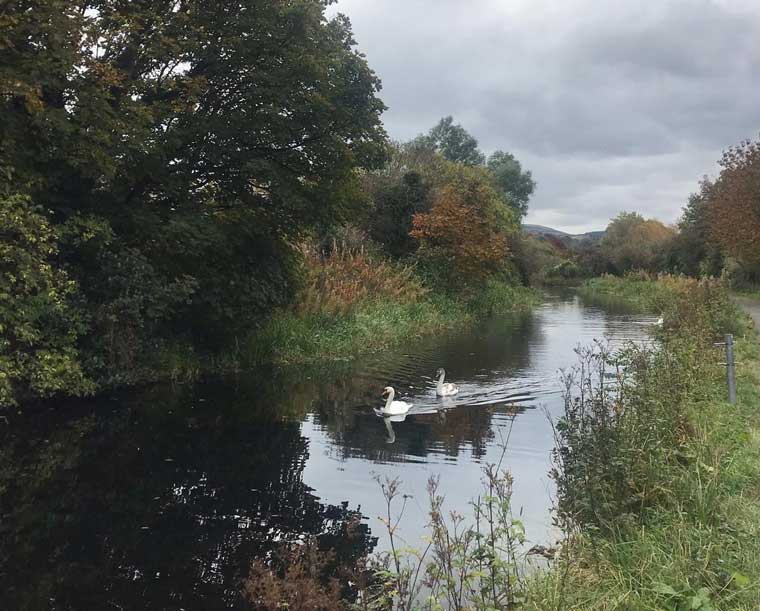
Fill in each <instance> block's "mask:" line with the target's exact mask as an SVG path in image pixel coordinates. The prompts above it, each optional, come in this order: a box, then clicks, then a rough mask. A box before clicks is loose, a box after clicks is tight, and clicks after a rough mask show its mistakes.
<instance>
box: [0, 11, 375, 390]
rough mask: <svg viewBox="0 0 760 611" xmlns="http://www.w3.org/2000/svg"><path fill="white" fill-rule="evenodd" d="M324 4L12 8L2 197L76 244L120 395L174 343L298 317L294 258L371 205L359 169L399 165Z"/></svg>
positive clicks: (0, 146)
mask: <svg viewBox="0 0 760 611" xmlns="http://www.w3.org/2000/svg"><path fill="white" fill-rule="evenodd" d="M326 4H328V3H326V2H323V1H321V0H292V1H288V2H283V1H276V2H255V1H253V0H219V1H218V2H206V1H205V0H181V1H176V0H141V1H140V2H124V1H121V0H45V1H42V0H9V1H8V2H5V3H3V5H2V8H0V24H1V25H2V35H1V36H0V113H2V117H3V120H2V121H1V122H0V194H4V195H6V196H8V195H11V194H15V193H23V194H25V195H28V196H30V197H31V201H34V202H35V204H37V205H39V206H41V207H42V209H44V210H45V211H46V212H45V215H44V218H45V219H46V222H48V223H50V227H51V231H53V232H54V233H55V232H56V231H57V228H63V227H67V228H68V229H67V230H66V233H67V235H66V236H65V237H66V239H65V240H64V241H63V242H61V250H60V252H61V258H62V261H61V271H63V270H65V272H66V274H67V277H69V278H71V279H74V280H76V281H77V282H78V284H79V286H80V290H81V292H82V303H83V304H84V306H83V307H85V309H86V312H87V314H88V316H89V319H90V320H91V323H92V328H91V330H90V332H89V334H88V335H87V336H86V337H81V336H80V337H79V339H81V342H80V341H79V340H78V341H77V343H78V344H81V345H83V346H87V347H88V350H90V349H91V350H93V351H94V353H93V354H89V355H88V357H91V358H88V362H93V363H98V365H97V367H96V368H97V370H98V371H103V372H109V373H108V377H109V378H114V379H118V378H119V377H120V376H119V372H118V370H119V369H124V368H136V367H138V366H139V363H138V362H137V361H138V360H139V358H140V357H144V355H145V354H149V353H150V352H151V349H155V345H156V342H157V341H160V340H162V339H163V338H166V339H170V340H171V339H173V338H182V339H193V340H194V341H202V342H204V343H209V342H216V343H219V342H223V341H225V340H226V339H227V338H229V337H230V336H231V335H233V334H235V333H236V332H238V331H240V330H243V329H247V328H250V326H251V325H252V324H255V323H256V321H257V320H258V319H260V318H261V317H262V316H264V315H266V314H267V313H268V312H269V311H271V309H272V308H273V307H276V306H278V305H282V304H285V303H287V302H288V301H289V299H290V297H291V295H292V294H293V292H294V290H295V288H296V286H297V284H298V273H297V257H296V255H295V254H294V253H293V251H292V249H291V247H290V244H293V243H294V242H295V241H296V240H297V239H298V238H300V236H302V235H304V234H305V233H306V232H309V231H311V230H312V229H314V228H320V227H325V226H328V225H330V224H332V223H334V222H335V221H336V220H341V219H344V218H348V217H349V216H350V215H352V214H353V213H355V211H356V210H357V208H358V207H359V206H361V204H362V201H363V198H362V197H361V193H360V180H359V176H358V172H356V169H357V168H366V169H372V168H376V167H378V166H379V165H380V164H381V163H382V161H383V159H384V156H385V151H386V144H385V133H384V131H383V128H382V125H381V123H380V114H381V112H382V110H383V109H384V106H383V104H382V102H381V101H380V100H379V99H378V97H377V92H378V90H379V88H380V82H379V80H378V79H377V77H376V76H375V74H374V73H373V72H372V71H371V70H370V69H369V67H368V66H367V63H366V61H365V59H364V57H363V56H362V55H361V54H360V53H358V52H357V51H356V50H355V48H354V40H353V37H352V34H351V29H350V24H349V22H348V20H347V19H346V18H345V17H342V16H340V15H338V16H336V17H333V18H331V19H328V18H327V17H326V14H325V10H326ZM82 219H88V220H87V222H86V223H85V224H87V223H90V224H94V226H97V227H98V228H99V229H98V231H97V232H96V233H97V234H98V235H97V237H96V238H93V239H80V238H81V236H77V235H75V232H76V228H77V227H78V228H79V229H80V230H82V231H84V230H85V229H84V228H83V226H82V223H81V222H80V221H81V220H82ZM128 270H132V271H128ZM111 335H113V342H112V343H111V345H112V348H110V349H108V350H105V348H104V341H103V338H104V337H110V336H111ZM13 350H21V351H23V350H24V348H23V347H21V346H14V347H13ZM130 354H131V355H134V357H135V358H125V359H121V360H118V362H116V361H114V359H117V355H122V356H126V355H130ZM72 358H73V357H72ZM118 358H120V357H118ZM143 360H144V359H143ZM104 361H110V362H104ZM122 373H125V372H122ZM72 389H73V388H72Z"/></svg>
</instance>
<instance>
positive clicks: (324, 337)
mask: <svg viewBox="0 0 760 611" xmlns="http://www.w3.org/2000/svg"><path fill="white" fill-rule="evenodd" d="M304 259H305V270H306V278H305V282H304V287H303V289H302V290H301V292H300V293H299V295H298V298H297V300H296V303H294V304H293V305H292V306H291V307H289V308H287V309H284V310H281V311H279V312H276V313H275V314H274V315H272V316H271V317H270V318H269V319H268V320H267V321H266V322H265V323H264V324H262V325H261V326H260V327H259V328H256V329H253V330H251V332H250V333H249V334H248V335H246V336H243V337H240V338H238V339H237V340H236V341H235V342H234V344H233V345H232V346H230V347H229V348H228V349H226V350H222V351H220V352H219V353H217V354H216V355H213V356H210V355H206V356H202V355H199V354H198V353H196V352H194V351H192V350H190V349H188V347H187V346H186V345H178V346H176V347H173V348H172V347H168V348H166V349H164V350H163V351H162V352H161V353H160V354H159V357H158V361H159V363H158V365H156V367H155V369H156V370H157V371H162V372H163V371H165V372H169V377H171V378H173V379H177V380H187V379H194V378H196V377H198V376H199V375H200V374H201V373H204V372H211V373H225V372H235V371H240V370H243V369H246V368H249V367H254V366H257V365H262V364H305V365H306V364H315V363H318V362H323V361H324V362H327V361H340V360H348V359H351V358H354V357H357V356H360V355H363V354H368V353H372V352H377V351H381V350H386V349H391V348H394V347H397V346H401V345H404V344H408V343H409V342H411V341H414V340H415V339H417V338H421V337H424V336H426V335H431V334H434V333H438V332H442V331H445V330H452V329H461V328H465V327H466V326H467V325H470V324H473V323H474V322H476V321H477V320H480V319H483V318H485V317H488V316H493V315H498V314H504V313H508V312H512V311H516V310H521V309H527V308H530V307H532V306H534V305H536V304H538V303H540V302H541V299H542V296H541V293H540V292H539V291H537V290H535V289H531V288H528V287H524V286H521V285H517V284H513V283H510V282H507V281H505V280H497V279H491V280H488V281H486V282H485V283H483V284H478V285H469V286H465V287H462V288H461V290H458V291H451V290H440V289H439V290H435V289H433V288H431V287H429V286H427V285H426V284H425V283H424V282H423V280H422V279H421V277H420V276H421V274H419V273H418V271H417V270H416V269H415V268H413V267H410V266H407V265H403V264H400V263H397V262H391V261H388V260H387V259H384V258H383V257H381V256H377V255H374V256H373V255H370V254H367V253H365V252H364V250H363V249H349V248H346V247H342V248H337V247H334V250H333V252H331V253H330V254H329V255H327V256H325V255H324V254H322V253H318V252H316V251H315V250H314V249H313V248H311V249H306V250H305V252H304Z"/></svg>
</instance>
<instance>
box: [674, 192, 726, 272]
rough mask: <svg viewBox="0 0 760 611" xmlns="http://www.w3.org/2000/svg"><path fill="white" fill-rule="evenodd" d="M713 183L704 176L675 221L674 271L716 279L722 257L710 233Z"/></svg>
mask: <svg viewBox="0 0 760 611" xmlns="http://www.w3.org/2000/svg"><path fill="white" fill-rule="evenodd" d="M712 188H713V183H712V182H711V181H710V180H708V179H707V177H705V178H704V179H703V180H702V182H701V183H700V185H699V192H697V193H692V194H691V195H690V196H689V202H688V203H687V204H686V206H685V207H684V209H683V214H682V215H681V219H680V220H679V221H678V235H677V236H676V237H675V239H674V240H673V244H672V248H671V253H670V258H671V267H672V268H673V270H674V271H677V272H680V273H684V274H687V275H689V276H705V275H706V276H718V275H720V273H721V270H722V269H723V256H722V254H721V252H720V249H719V247H718V245H717V244H716V243H715V241H714V240H713V239H712V237H711V234H710V200H711V195H710V193H711V191H712Z"/></svg>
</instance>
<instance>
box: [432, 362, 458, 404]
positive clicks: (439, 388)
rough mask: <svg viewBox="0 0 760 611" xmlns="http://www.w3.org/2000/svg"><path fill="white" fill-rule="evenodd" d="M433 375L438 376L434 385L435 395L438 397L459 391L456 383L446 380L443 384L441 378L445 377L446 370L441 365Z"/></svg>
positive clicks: (448, 395)
mask: <svg viewBox="0 0 760 611" xmlns="http://www.w3.org/2000/svg"><path fill="white" fill-rule="evenodd" d="M435 375H437V376H438V384H436V386H435V394H436V395H438V396H439V397H450V396H451V395H455V394H457V393H458V392H459V386H457V385H456V384H452V383H451V382H446V383H445V384H444V382H443V378H445V377H446V370H445V369H444V368H443V367H441V368H439V369H438V371H436V372H435Z"/></svg>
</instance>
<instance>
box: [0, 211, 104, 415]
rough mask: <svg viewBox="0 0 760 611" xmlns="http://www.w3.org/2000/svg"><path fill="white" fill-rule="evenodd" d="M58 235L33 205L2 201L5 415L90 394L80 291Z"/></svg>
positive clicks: (0, 381)
mask: <svg viewBox="0 0 760 611" xmlns="http://www.w3.org/2000/svg"><path fill="white" fill-rule="evenodd" d="M59 237H60V236H59V234H58V233H57V231H56V230H55V228H54V227H53V225H51V224H50V223H49V222H48V220H47V218H46V217H45V215H44V214H43V212H42V210H41V209H40V208H38V207H35V206H34V205H33V204H32V203H31V202H30V201H29V200H28V199H27V198H24V197H18V196H16V197H9V198H6V199H0V407H1V406H8V405H16V404H17V403H18V402H19V401H21V400H22V399H25V398H31V397H50V396H52V395H54V394H56V393H60V392H66V393H70V394H83V393H89V392H91V391H92V390H93V389H94V385H93V383H92V381H91V380H90V379H89V378H88V377H87V375H85V372H84V368H83V366H82V362H81V355H80V352H79V348H78V340H79V338H80V337H81V336H82V335H83V334H84V333H86V331H87V329H88V322H89V321H88V317H87V315H86V314H85V312H84V311H83V310H82V309H81V308H80V307H79V301H80V295H79V291H78V286H77V284H76V282H74V281H73V280H72V279H71V278H70V277H69V275H68V274H67V273H66V271H65V270H64V269H62V268H61V267H60V266H59V264H58V262H57V255H58V251H59V243H58V241H59Z"/></svg>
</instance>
